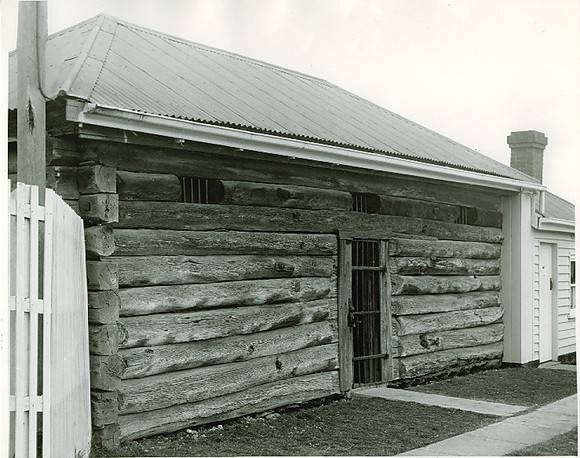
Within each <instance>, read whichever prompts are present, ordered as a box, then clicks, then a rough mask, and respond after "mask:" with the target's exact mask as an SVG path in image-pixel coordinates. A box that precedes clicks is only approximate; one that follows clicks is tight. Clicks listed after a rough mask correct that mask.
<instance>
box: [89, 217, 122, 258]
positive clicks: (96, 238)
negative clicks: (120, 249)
mask: <svg viewBox="0 0 580 458" xmlns="http://www.w3.org/2000/svg"><path fill="white" fill-rule="evenodd" d="M85 250H86V252H87V256H88V257H100V256H111V255H112V254H113V253H114V251H115V238H114V237H113V228H112V227H111V226H110V225H108V224H102V225H99V226H91V227H87V228H85Z"/></svg>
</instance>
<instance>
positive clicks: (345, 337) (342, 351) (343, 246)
mask: <svg viewBox="0 0 580 458" xmlns="http://www.w3.org/2000/svg"><path fill="white" fill-rule="evenodd" d="M339 244H340V253H339V256H340V268H339V272H338V275H339V277H338V278H339V281H338V304H337V321H338V322H337V324H338V349H339V361H340V374H339V377H340V391H343V392H346V391H350V389H351V388H352V382H353V363H352V357H353V345H352V343H353V336H352V334H353V333H352V327H351V326H350V323H349V322H348V319H349V314H350V312H351V305H350V304H351V300H352V241H351V240H347V239H341V240H340V241H339Z"/></svg>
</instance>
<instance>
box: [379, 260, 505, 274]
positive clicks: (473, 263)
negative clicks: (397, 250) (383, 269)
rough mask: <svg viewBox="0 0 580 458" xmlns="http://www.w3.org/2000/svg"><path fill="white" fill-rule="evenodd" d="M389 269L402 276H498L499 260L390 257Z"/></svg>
mask: <svg viewBox="0 0 580 458" xmlns="http://www.w3.org/2000/svg"><path fill="white" fill-rule="evenodd" d="M389 269H390V272H391V273H398V274H402V275H425V274H427V275H499V259H464V258H436V257H432V258H416V257H413V258H410V257H392V258H390V259H389Z"/></svg>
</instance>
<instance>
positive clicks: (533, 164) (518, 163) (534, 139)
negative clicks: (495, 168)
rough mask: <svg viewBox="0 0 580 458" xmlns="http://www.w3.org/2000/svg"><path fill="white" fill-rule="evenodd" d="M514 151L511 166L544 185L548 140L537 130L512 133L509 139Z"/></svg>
mask: <svg viewBox="0 0 580 458" xmlns="http://www.w3.org/2000/svg"><path fill="white" fill-rule="evenodd" d="M507 142H508V145H509V146H510V149H511V150H512V155H511V161H510V165H511V166H512V167H513V168H514V169H518V170H519V171H521V172H524V173H525V174H527V175H530V176H532V177H534V178H536V179H537V180H539V181H540V183H542V178H543V168H544V148H545V147H546V145H547V144H548V138H547V137H546V136H545V135H544V134H543V133H542V132H538V131H535V130H525V131H520V132H512V133H511V135H510V136H509V137H508V138H507Z"/></svg>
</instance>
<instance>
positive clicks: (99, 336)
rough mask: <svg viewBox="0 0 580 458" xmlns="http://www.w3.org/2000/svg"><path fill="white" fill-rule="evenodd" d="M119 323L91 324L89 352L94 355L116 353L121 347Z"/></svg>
mask: <svg viewBox="0 0 580 458" xmlns="http://www.w3.org/2000/svg"><path fill="white" fill-rule="evenodd" d="M119 337H120V332H119V327H118V325H117V324H90V325H89V352H90V353H91V354H93V355H103V356H106V355H114V354H115V353H117V350H118V347H119Z"/></svg>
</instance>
